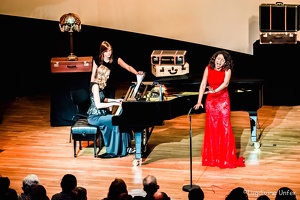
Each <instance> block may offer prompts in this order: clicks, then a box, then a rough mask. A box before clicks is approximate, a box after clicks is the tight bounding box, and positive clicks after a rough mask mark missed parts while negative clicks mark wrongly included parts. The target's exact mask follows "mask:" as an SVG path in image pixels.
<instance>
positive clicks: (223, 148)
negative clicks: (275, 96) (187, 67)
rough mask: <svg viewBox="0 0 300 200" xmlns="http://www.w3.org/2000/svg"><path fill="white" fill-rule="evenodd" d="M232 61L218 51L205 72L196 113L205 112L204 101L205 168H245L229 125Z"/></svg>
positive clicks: (203, 154)
mask: <svg viewBox="0 0 300 200" xmlns="http://www.w3.org/2000/svg"><path fill="white" fill-rule="evenodd" d="M233 65H234V64H233V61H232V59H231V56H230V54H229V53H228V52H227V51H218V52H216V53H215V54H214V55H213V56H212V57H211V59H210V61H209V64H208V66H207V67H206V68H205V70H204V73H203V78H202V81H201V84H200V88H199V96H198V102H197V104H196V105H195V106H194V109H196V110H197V109H199V108H200V107H202V108H203V104H202V98H203V95H204V94H207V97H206V100H205V111H206V122H205V133H204V140H203V147H202V166H217V167H219V168H235V167H244V166H245V163H244V158H243V157H240V158H238V157H237V155H236V145H235V138H234V134H233V131H232V127H231V122H230V99H229V93H228V85H229V82H230V78H231V72H232V70H233Z"/></svg>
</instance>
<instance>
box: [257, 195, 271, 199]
mask: <svg viewBox="0 0 300 200" xmlns="http://www.w3.org/2000/svg"><path fill="white" fill-rule="evenodd" d="M256 200H270V198H269V197H268V196H267V195H260V196H259V197H257V199H256Z"/></svg>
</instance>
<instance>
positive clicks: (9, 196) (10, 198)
mask: <svg viewBox="0 0 300 200" xmlns="http://www.w3.org/2000/svg"><path fill="white" fill-rule="evenodd" d="M0 199H1V200H18V194H17V191H16V190H15V189H12V188H8V189H7V190H6V191H5V192H4V193H3V195H2V196H1V197H0Z"/></svg>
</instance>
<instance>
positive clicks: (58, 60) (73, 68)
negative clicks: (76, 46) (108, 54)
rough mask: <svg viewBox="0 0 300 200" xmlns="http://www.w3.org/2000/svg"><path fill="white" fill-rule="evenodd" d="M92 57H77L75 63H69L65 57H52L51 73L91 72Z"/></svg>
mask: <svg viewBox="0 0 300 200" xmlns="http://www.w3.org/2000/svg"><path fill="white" fill-rule="evenodd" d="M92 66H93V57H92V56H86V57H78V60H76V61H69V60H67V58H66V57H53V58H52V59H51V73H74V72H91V71H92Z"/></svg>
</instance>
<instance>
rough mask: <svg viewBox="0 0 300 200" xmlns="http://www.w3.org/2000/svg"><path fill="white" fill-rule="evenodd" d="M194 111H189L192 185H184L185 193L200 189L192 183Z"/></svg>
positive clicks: (191, 177)
mask: <svg viewBox="0 0 300 200" xmlns="http://www.w3.org/2000/svg"><path fill="white" fill-rule="evenodd" d="M192 110H193V107H191V109H190V110H189V113H188V116H189V118H190V184H189V185H184V186H183V187H182V190H183V191H185V192H189V191H191V190H193V189H195V188H200V186H199V185H193V183H192V179H193V176H192V166H193V165H192V162H193V161H192V160H193V156H192V137H193V134H192V115H191V114H192V113H191V112H192Z"/></svg>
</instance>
